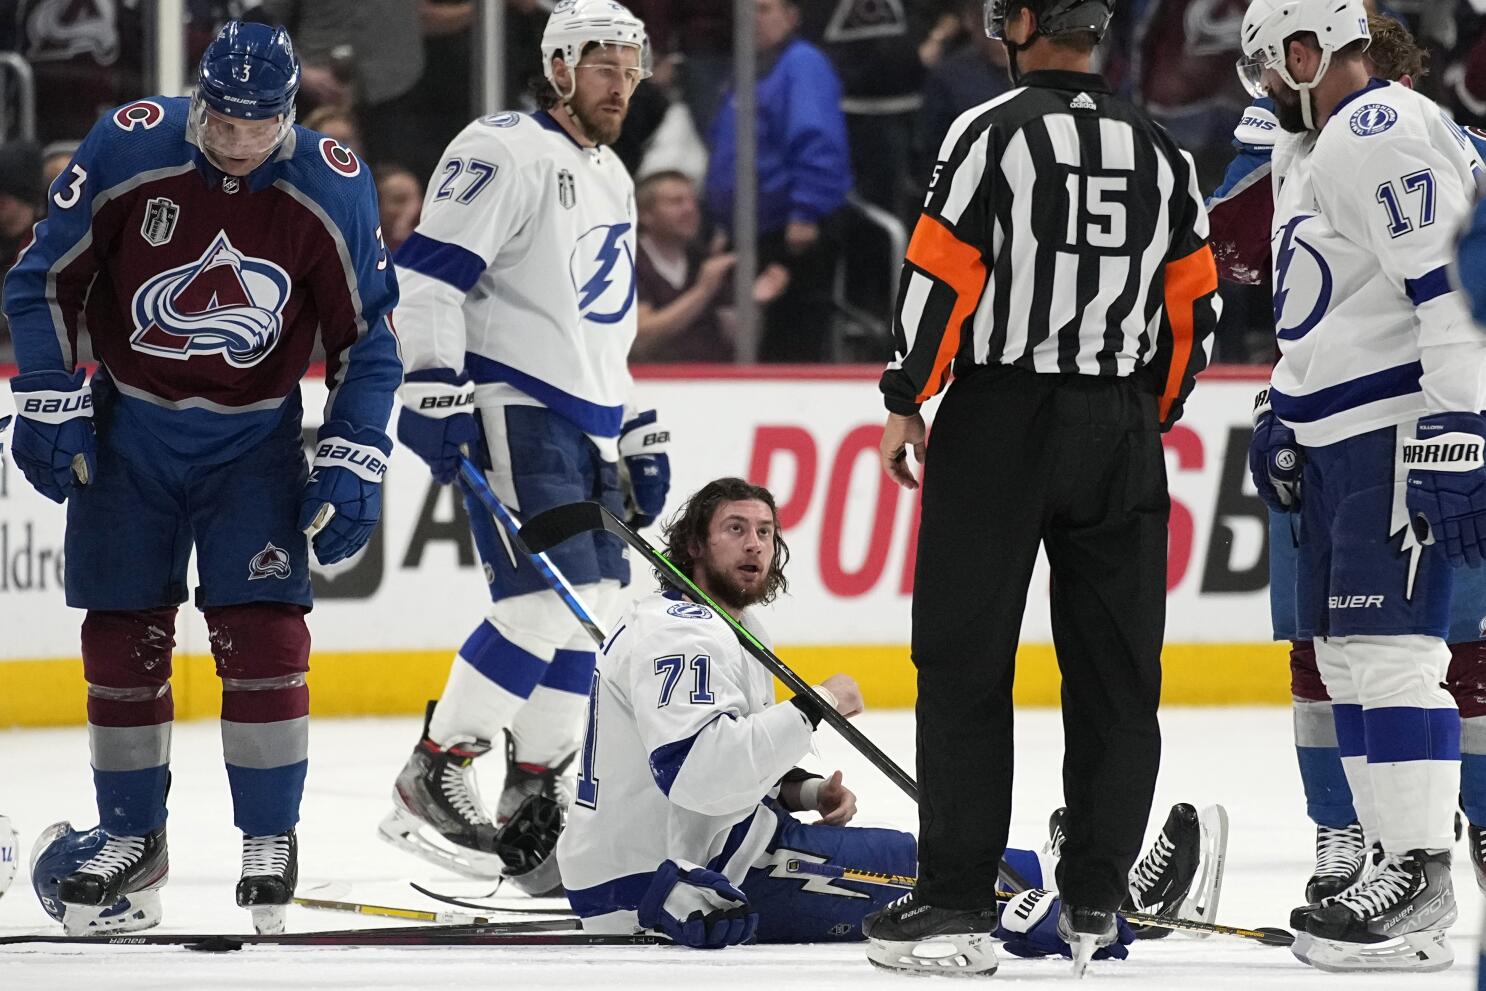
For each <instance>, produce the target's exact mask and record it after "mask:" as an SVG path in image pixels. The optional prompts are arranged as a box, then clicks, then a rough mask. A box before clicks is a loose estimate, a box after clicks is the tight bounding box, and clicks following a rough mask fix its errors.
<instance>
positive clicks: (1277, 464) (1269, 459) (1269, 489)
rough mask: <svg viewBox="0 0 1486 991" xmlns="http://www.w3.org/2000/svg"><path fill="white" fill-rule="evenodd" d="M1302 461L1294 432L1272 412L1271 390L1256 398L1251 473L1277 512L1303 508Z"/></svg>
mask: <svg viewBox="0 0 1486 991" xmlns="http://www.w3.org/2000/svg"><path fill="white" fill-rule="evenodd" d="M1302 464H1303V460H1302V458H1301V454H1300V444H1299V443H1297V442H1296V440H1295V431H1293V430H1291V429H1290V428H1289V427H1287V426H1285V425H1284V424H1283V423H1281V422H1280V421H1279V418H1278V417H1276V416H1275V415H1274V413H1272V412H1270V409H1269V390H1268V389H1265V390H1264V391H1263V392H1261V393H1259V395H1257V396H1255V397H1254V436H1253V437H1252V438H1251V439H1250V440H1249V474H1250V475H1251V476H1252V477H1253V479H1254V488H1256V489H1258V490H1259V498H1260V499H1263V500H1264V504H1265V505H1266V506H1268V507H1269V508H1270V509H1273V510H1274V511H1275V512H1277V513H1298V512H1299V511H1300V469H1301V465H1302Z"/></svg>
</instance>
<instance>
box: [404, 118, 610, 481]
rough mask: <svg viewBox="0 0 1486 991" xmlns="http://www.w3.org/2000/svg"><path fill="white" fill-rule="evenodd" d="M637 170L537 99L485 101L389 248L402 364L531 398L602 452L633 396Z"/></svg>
mask: <svg viewBox="0 0 1486 991" xmlns="http://www.w3.org/2000/svg"><path fill="white" fill-rule="evenodd" d="M634 227H635V196H634V183H633V182H632V181H631V179H630V176H629V173H628V172H627V171H626V170H625V167H624V164H623V163H622V162H620V160H619V158H618V156H617V155H615V154H614V152H613V150H612V149H609V148H606V147H598V148H583V147H581V146H580V145H579V144H578V143H577V142H576V141H574V140H573V139H572V138H571V137H570V136H569V135H568V134H567V132H566V131H564V130H562V128H561V127H560V126H559V125H558V123H557V122H556V121H555V120H553V119H552V117H551V115H549V114H547V113H545V112H542V113H537V114H534V115H531V116H528V115H526V114H518V113H500V114H492V115H490V116H488V117H482V118H480V119H479V120H476V121H474V122H473V123H471V124H470V125H469V126H468V127H466V128H465V129H464V130H463V131H461V132H460V133H459V136H458V137H456V138H455V139H454V141H453V142H452V143H450V145H449V147H448V148H447V149H446V150H445V152H444V164H443V166H442V167H441V168H440V170H439V172H438V173H437V174H436V175H434V176H433V178H432V179H431V180H430V182H429V185H428V191H427V193H426V194H425V196H424V200H423V216H422V219H421V221H420V222H419V224H418V229H417V231H416V232H415V233H414V234H413V235H412V237H410V238H409V239H408V240H407V242H405V243H404V244H403V245H402V246H401V247H399V248H398V250H397V254H396V256H395V260H396V262H397V281H398V285H399V287H400V289H401V302H400V303H399V304H398V307H397V312H396V314H395V316H394V319H395V321H396V326H397V332H398V336H399V338H400V339H401V343H402V353H403V364H404V366H405V369H406V371H407V373H410V374H411V373H415V372H419V371H424V370H427V369H435V368H447V369H453V370H455V371H464V372H466V373H467V374H468V375H469V376H470V378H471V379H472V380H473V381H474V382H475V384H476V389H475V395H476V401H477V402H478V403H479V405H481V406H493V405H503V404H508V403H527V404H530V403H532V402H536V403H540V404H541V405H544V406H547V407H548V408H550V409H552V410H553V411H555V412H557V413H558V414H560V415H562V416H563V417H565V418H567V419H568V420H570V421H571V422H572V423H574V424H575V425H576V426H577V427H578V428H579V429H581V430H583V431H584V432H585V433H587V434H588V435H589V436H590V437H592V438H593V439H594V441H595V443H596V444H598V446H599V450H600V452H601V453H603V454H604V456H605V457H607V458H609V459H610V460H613V459H614V458H615V457H616V450H615V447H616V438H617V437H618V436H619V428H620V425H621V423H622V422H623V419H624V406H625V403H626V402H628V400H629V398H630V391H631V388H632V384H633V383H632V380H631V379H630V374H629V368H628V365H627V363H626V362H627V358H628V355H629V349H630V345H631V344H632V343H633V342H634V339H635V229H634Z"/></svg>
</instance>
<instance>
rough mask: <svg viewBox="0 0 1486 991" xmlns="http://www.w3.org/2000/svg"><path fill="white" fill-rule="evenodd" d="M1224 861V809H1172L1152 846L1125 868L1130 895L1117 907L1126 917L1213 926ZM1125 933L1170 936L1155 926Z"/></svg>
mask: <svg viewBox="0 0 1486 991" xmlns="http://www.w3.org/2000/svg"><path fill="white" fill-rule="evenodd" d="M1227 857H1228V810H1227V809H1225V808H1223V806H1221V805H1209V806H1207V807H1206V808H1205V809H1203V810H1202V811H1201V812H1198V811H1197V809H1195V808H1194V807H1193V806H1191V805H1188V804H1186V803H1185V802H1182V803H1178V804H1177V805H1173V806H1172V807H1171V811H1170V812H1169V813H1167V816H1166V822H1165V824H1164V825H1162V827H1161V832H1160V833H1158V834H1157V835H1156V841H1155V843H1153V844H1152V845H1151V848H1150V850H1148V851H1146V855H1145V856H1144V857H1142V858H1141V859H1140V861H1139V862H1138V863H1137V864H1136V865H1135V866H1134V868H1132V869H1131V871H1130V878H1129V883H1130V896H1129V897H1128V898H1127V899H1126V901H1125V904H1124V906H1122V907H1123V909H1124V910H1125V911H1127V912H1144V913H1146V914H1148V915H1160V916H1166V917H1167V918H1172V919H1186V920H1188V921H1191V922H1213V921H1214V920H1215V917H1216V916H1217V913H1218V899H1219V897H1220V896H1221V895H1222V893H1223V866H1224V864H1225V862H1226V860H1227ZM1131 928H1132V929H1134V931H1135V936H1136V938H1137V939H1160V938H1161V937H1163V936H1167V935H1170V933H1171V930H1170V929H1165V928H1162V927H1160V926H1132V927H1131ZM1194 935H1196V936H1198V937H1199V938H1201V937H1205V936H1206V935H1207V934H1206V933H1197V934H1194Z"/></svg>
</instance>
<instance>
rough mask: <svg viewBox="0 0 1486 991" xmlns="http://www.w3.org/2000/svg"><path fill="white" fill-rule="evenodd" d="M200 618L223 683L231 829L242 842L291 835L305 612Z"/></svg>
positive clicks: (306, 655) (251, 609)
mask: <svg viewBox="0 0 1486 991" xmlns="http://www.w3.org/2000/svg"><path fill="white" fill-rule="evenodd" d="M205 613H206V625H207V632H208V633H209V634H210V637H211V645H212V655H213V656H214V657H215V658H216V662H217V676H218V677H219V678H221V679H222V757H223V759H224V760H225V761H226V764H227V783H228V785H229V786H230V787H231V789H232V810H233V822H235V823H236V824H237V828H238V829H241V830H242V831H243V833H244V834H245V835H247V836H272V835H275V834H277V833H284V832H288V831H289V830H290V829H292V828H293V827H294V825H295V823H297V822H299V803H300V799H301V798H302V797H303V795H304V777H305V772H306V771H307V770H308V768H309V721H310V720H309V714H310V690H309V687H308V686H307V685H306V684H305V674H306V672H308V671H309V667H310V664H309V659H310V632H309V629H308V628H307V627H306V626H305V622H304V610H303V608H301V607H300V606H297V605H289V604H285V603H269V602H260V603H253V604H250V605H240V606H227V607H223V608H216V609H207V610H205Z"/></svg>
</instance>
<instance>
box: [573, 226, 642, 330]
mask: <svg viewBox="0 0 1486 991" xmlns="http://www.w3.org/2000/svg"><path fill="white" fill-rule="evenodd" d="M630 229H631V228H630V225H629V224H628V223H623V224H600V225H599V226H598V227H595V228H593V229H592V230H590V231H589V232H588V233H587V234H584V235H583V236H582V237H580V238H578V244H577V246H576V247H574V248H573V254H572V257H571V258H570V259H569V260H568V268H569V270H570V271H571V273H572V276H573V288H574V289H576V290H577V291H578V314H579V315H580V316H581V317H582V318H583V319H584V320H591V321H592V322H594V323H618V322H619V321H621V320H623V319H624V317H625V314H627V313H629V311H630V307H631V306H633V305H634V302H635V252H634V249H633V247H631V240H632V239H631V237H630V236H629V235H630Z"/></svg>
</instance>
